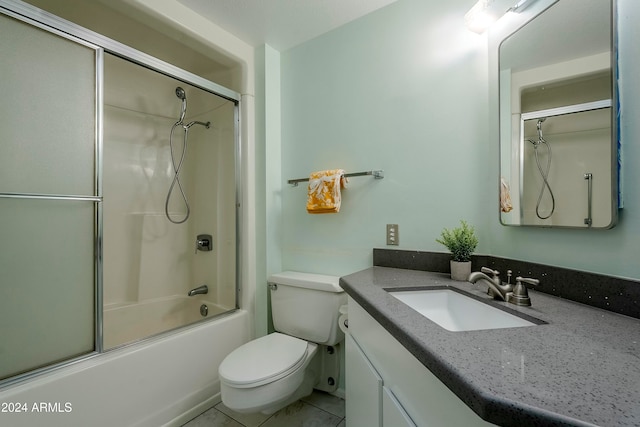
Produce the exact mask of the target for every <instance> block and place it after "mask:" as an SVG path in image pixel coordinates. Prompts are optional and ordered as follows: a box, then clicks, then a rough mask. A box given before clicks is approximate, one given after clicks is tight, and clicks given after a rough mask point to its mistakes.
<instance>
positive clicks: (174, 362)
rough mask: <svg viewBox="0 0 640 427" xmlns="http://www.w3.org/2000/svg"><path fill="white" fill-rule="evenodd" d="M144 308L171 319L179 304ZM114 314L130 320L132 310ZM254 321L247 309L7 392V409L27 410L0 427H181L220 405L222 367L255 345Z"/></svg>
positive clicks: (2, 398)
mask: <svg viewBox="0 0 640 427" xmlns="http://www.w3.org/2000/svg"><path fill="white" fill-rule="evenodd" d="M156 302H157V301H156ZM198 302H199V303H200V304H202V300H200V301H198ZM154 303H155V302H154ZM192 303H194V304H195V300H194V301H192ZM185 304H187V303H185ZM144 305H145V308H149V310H148V311H144V312H145V313H150V312H151V313H155V315H159V314H160V313H161V312H163V313H165V316H164V318H167V319H168V318H170V317H172V316H170V315H168V314H167V313H169V312H171V310H172V309H167V310H166V311H163V310H164V309H163V310H159V309H157V307H158V305H159V306H165V305H166V306H172V307H175V306H176V305H179V304H178V303H176V304H173V305H170V304H158V305H156V306H155V308H153V307H154V305H155V304H148V306H146V303H145V304H144ZM112 308H113V309H114V313H117V312H118V311H117V310H119V309H122V310H121V313H122V314H123V316H125V317H126V316H127V315H128V314H129V313H128V311H131V310H127V307H126V306H122V307H112ZM141 311H142V310H141ZM139 314H140V313H138V315H139ZM197 314H198V316H199V312H198V313H197ZM161 317H163V316H161ZM250 319H251V316H250V315H249V313H248V312H247V311H246V310H236V311H234V312H231V313H229V314H225V315H221V316H220V317H218V318H216V319H212V320H210V321H206V322H199V323H197V324H195V325H191V326H187V327H185V328H182V329H179V330H175V331H172V332H169V333H166V334H162V335H160V336H156V337H153V338H150V339H147V340H144V341H142V342H138V343H135V344H131V345H127V346H123V347H120V348H116V349H114V350H110V351H107V352H106V353H102V354H96V355H95V356H93V357H89V358H86V359H82V360H80V361H78V362H76V363H73V364H70V365H67V366H65V367H63V368H59V369H55V370H53V371H50V372H48V373H46V374H42V375H39V376H37V377H36V378H33V379H31V380H27V381H23V382H21V383H18V384H15V385H12V386H9V387H6V388H4V389H0V402H3V403H5V402H6V403H7V404H8V403H12V405H11V406H10V407H11V408H14V409H15V408H18V407H19V408H24V409H25V411H21V412H17V411H13V412H2V413H0V425H2V426H3V427H40V426H43V427H44V426H47V427H75V426H89V425H90V426H96V427H113V426H119V427H127V426H129V427H158V426H165V427H174V426H180V425H182V424H184V423H185V422H187V421H189V420H190V419H191V418H193V417H195V416H196V415H198V414H199V413H201V412H203V411H205V410H206V409H208V408H209V407H211V406H213V405H214V404H216V403H218V402H219V401H220V381H219V377H218V366H219V365H220V363H221V362H222V360H223V359H224V358H225V356H226V355H227V354H229V353H230V352H231V351H233V350H234V349H235V348H237V347H239V346H240V345H242V344H244V343H245V342H247V341H249V339H250V338H251V337H250V330H252V327H251V326H250V325H251V324H252V321H251V320H250ZM16 404H20V406H17V405H16ZM23 404H24V405H23ZM5 406H7V408H9V406H8V405H5Z"/></svg>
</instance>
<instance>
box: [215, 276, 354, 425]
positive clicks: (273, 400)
mask: <svg viewBox="0 0 640 427" xmlns="http://www.w3.org/2000/svg"><path fill="white" fill-rule="evenodd" d="M338 282H339V278H338V277H335V276H327V275H320V274H311V273H300V272H293V271H287V272H283V273H278V274H274V275H272V276H270V277H269V289H270V294H271V306H272V315H273V324H274V328H275V329H276V331H277V332H274V333H272V334H269V335H266V336H264V337H261V338H257V339H255V340H253V341H250V342H248V343H246V344H244V345H242V346H240V347H238V348H237V349H235V350H234V351H232V352H231V353H229V355H227V357H225V359H224V360H223V361H222V363H221V364H220V367H219V368H218V373H219V375H220V393H221V395H222V402H223V403H224V404H225V405H226V406H227V407H228V408H229V409H232V410H234V411H237V412H245V413H252V412H263V413H265V414H271V413H274V412H276V411H277V410H279V409H281V408H283V407H285V406H286V405H288V404H289V403H292V402H295V401H296V400H298V399H300V398H301V397H304V396H307V395H309V394H311V392H312V391H313V389H314V388H319V389H321V390H324V391H331V390H328V389H327V387H333V390H335V387H337V379H338V377H339V363H329V361H330V360H332V361H333V362H336V361H337V360H338V357H337V351H336V348H338V346H339V343H340V342H341V341H342V340H343V339H344V332H342V331H341V330H340V329H339V328H338V318H339V316H340V312H339V308H340V306H341V305H343V304H345V303H346V294H345V293H344V291H343V289H342V288H341V287H340V286H339V283H338ZM332 365H333V367H331V366H332Z"/></svg>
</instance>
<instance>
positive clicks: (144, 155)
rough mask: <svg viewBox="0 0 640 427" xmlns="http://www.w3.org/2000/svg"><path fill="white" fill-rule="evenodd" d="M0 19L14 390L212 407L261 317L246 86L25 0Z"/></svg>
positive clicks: (3, 385)
mask: <svg viewBox="0 0 640 427" xmlns="http://www.w3.org/2000/svg"><path fill="white" fill-rule="evenodd" d="M14 3H15V5H14ZM14 6H15V9H16V10H17V11H16V10H14ZM0 32H1V33H2V39H3V40H9V41H10V42H9V43H0V55H2V57H3V59H6V60H3V61H2V63H1V64H0V74H2V75H3V76H11V77H10V78H5V79H2V81H0V89H1V90H2V91H3V93H5V94H10V95H11V96H12V97H13V98H14V99H16V103H17V107H18V108H12V109H11V110H10V111H7V110H6V109H5V110H2V111H3V114H0V140H2V142H3V151H4V153H5V154H6V155H3V156H2V158H0V174H1V176H0V178H1V179H0V183H1V185H0V210H1V211H2V215H3V221H4V222H5V224H6V227H2V230H0V241H1V242H2V244H3V245H5V247H4V248H3V250H2V251H0V254H1V255H0V275H1V277H2V281H1V282H0V283H1V285H0V333H1V336H2V340H0V400H2V401H32V400H38V401H51V402H53V401H60V400H64V401H66V402H69V404H70V405H71V406H72V408H73V410H72V412H71V413H69V414H68V415H66V416H65V417H64V418H62V417H59V418H52V419H47V420H48V422H49V424H48V425H51V426H56V425H60V426H62V425H97V426H99V425H105V426H107V425H130V424H136V425H139V426H144V425H148V426H152V425H161V424H164V423H165V422H166V420H170V419H173V418H176V417H180V416H182V415H181V414H184V413H185V411H186V412H188V411H191V410H195V411H196V413H197V411H200V412H201V409H202V408H203V407H206V405H210V404H211V402H212V399H215V398H216V397H215V396H217V395H218V393H219V390H220V384H219V377H218V373H217V366H218V365H219V363H220V362H221V361H222V359H223V358H224V356H225V355H226V354H228V353H229V352H231V351H232V350H233V349H234V348H236V347H238V346H239V345H241V344H243V343H244V342H246V341H247V340H248V339H249V331H250V328H249V326H248V322H249V320H248V314H247V312H246V311H244V310H240V309H239V307H240V304H239V301H238V295H239V293H238V289H239V285H238V281H239V279H238V277H239V271H240V267H239V255H238V250H239V246H240V245H239V244H238V239H239V233H238V231H237V230H238V229H239V227H240V225H239V220H238V218H239V217H240V211H239V209H240V207H239V206H240V205H239V203H238V201H237V199H238V194H239V189H240V188H241V187H242V183H241V181H240V179H239V177H240V176H241V174H240V173H239V169H240V165H241V161H240V149H239V144H240V139H239V130H238V126H239V119H238V118H239V116H240V114H239V109H240V95H239V94H238V93H236V92H234V91H232V90H229V89H227V88H224V87H222V86H220V85H217V84H215V83H213V82H211V81H208V80H205V79H203V78H201V77H199V76H197V75H195V74H192V73H189V72H187V71H184V70H182V69H179V68H177V67H175V66H173V65H170V64H168V63H165V62H162V61H160V60H158V59H157V58H153V57H150V56H149V55H146V54H144V53H141V52H139V51H136V50H134V49H131V48H129V47H127V46H124V45H121V44H120V43H118V42H115V41H112V40H109V39H106V38H105V37H103V36H101V35H98V34H95V33H92V32H90V31H88V30H86V29H83V28H80V27H78V26H76V25H75V24H71V23H69V22H67V21H62V20H60V19H57V18H56V17H54V16H53V15H49V14H48V13H46V12H43V11H41V10H39V9H35V8H33V7H31V6H28V5H24V4H22V3H20V2H12V1H11V0H7V1H5V0H2V1H1V2H0ZM52 52H53V53H55V55H53V56H52V55H51V53H52ZM52 81H55V82H56V84H51V82H52ZM176 97H177V98H178V99H179V101H180V104H179V105H177V104H178V103H176ZM187 98H188V99H189V107H190V109H189V111H187ZM60 99H65V104H64V108H61V107H60V105H59V100H60ZM187 114H189V119H187ZM34 116H37V117H38V120H33V117H34ZM176 117H178V120H177V121H176ZM70 122H73V123H74V126H68V125H67V124H68V123H70ZM196 129H198V130H197V131H196ZM180 142H181V143H180ZM187 148H188V149H187ZM32 242H38V244H36V245H34V244H33V243H32ZM194 246H195V250H194ZM9 325H11V326H9ZM185 349H189V351H185ZM205 365H206V366H205ZM191 366H203V368H202V369H198V370H193V369H189V367H191ZM169 383H170V384H171V387H167V386H166V385H167V384H169ZM89 388H90V389H91V390H92V392H91V393H87V392H86V390H87V389H89ZM133 399H135V401H136V402H137V404H136V405H135V407H132V406H131V403H130V402H131V401H132V400H133ZM101 402H109V404H108V406H109V408H106V407H104V408H103V409H97V408H101V407H102V406H101V405H100V403H101ZM35 416H37V415H34V414H31V415H28V416H24V417H22V418H7V419H3V422H2V423H3V425H14V424H12V423H15V425H35V424H34V420H35V419H34V418H33V417H35ZM5 421H6V424H5ZM185 421H186V420H185ZM30 423H31V424H30Z"/></svg>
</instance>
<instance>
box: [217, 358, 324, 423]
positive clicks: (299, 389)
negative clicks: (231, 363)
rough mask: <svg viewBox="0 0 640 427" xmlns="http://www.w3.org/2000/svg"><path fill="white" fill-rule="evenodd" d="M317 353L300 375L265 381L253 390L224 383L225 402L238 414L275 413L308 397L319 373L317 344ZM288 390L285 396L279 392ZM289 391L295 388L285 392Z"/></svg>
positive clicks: (222, 391)
mask: <svg viewBox="0 0 640 427" xmlns="http://www.w3.org/2000/svg"><path fill="white" fill-rule="evenodd" d="M313 351H314V354H313V356H311V360H310V361H309V362H308V364H307V365H306V367H302V368H301V369H303V370H304V372H300V374H301V375H291V376H289V377H284V378H281V379H280V380H278V381H276V383H271V384H265V385H263V386H258V387H256V388H254V389H251V390H248V389H243V388H234V387H229V386H227V385H226V384H224V382H222V383H221V385H220V386H221V395H222V403H224V404H225V406H227V407H228V408H229V409H231V410H234V411H236V412H239V413H256V412H262V413H264V414H269V415H270V414H273V413H274V412H277V411H278V410H280V409H282V408H284V407H285V406H287V405H289V404H291V403H293V402H295V401H297V400H299V399H300V398H302V397H305V396H308V395H310V394H311V393H312V392H313V388H314V386H315V385H316V384H317V383H318V380H319V374H320V357H319V356H320V355H319V352H318V351H317V347H316V346H314V347H313ZM282 390H285V394H284V395H279V393H281V392H282ZM286 390H292V391H291V392H289V393H286Z"/></svg>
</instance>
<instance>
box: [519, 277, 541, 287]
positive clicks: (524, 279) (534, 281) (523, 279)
mask: <svg viewBox="0 0 640 427" xmlns="http://www.w3.org/2000/svg"><path fill="white" fill-rule="evenodd" d="M517 282H524V283H528V284H530V285H539V284H540V280H538V279H530V278H529V277H520V276H518V277H516V283H517Z"/></svg>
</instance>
